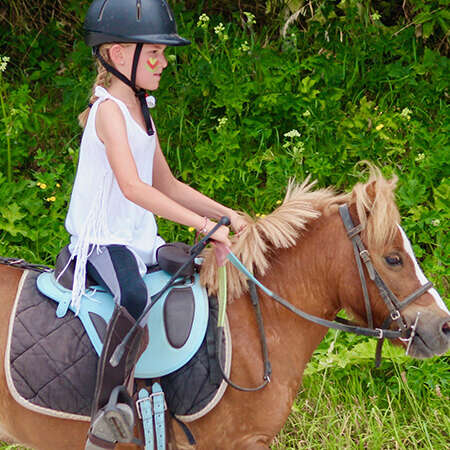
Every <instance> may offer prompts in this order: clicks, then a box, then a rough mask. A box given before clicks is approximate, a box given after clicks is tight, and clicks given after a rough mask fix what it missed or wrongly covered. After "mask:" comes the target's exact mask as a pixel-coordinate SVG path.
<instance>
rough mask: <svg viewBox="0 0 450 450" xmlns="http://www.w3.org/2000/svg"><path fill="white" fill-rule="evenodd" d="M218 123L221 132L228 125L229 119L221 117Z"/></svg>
mask: <svg viewBox="0 0 450 450" xmlns="http://www.w3.org/2000/svg"><path fill="white" fill-rule="evenodd" d="M218 122H219V124H218V125H217V129H218V130H220V129H221V128H223V127H224V126H225V125H226V124H227V122H228V117H221V118H220V119H218Z"/></svg>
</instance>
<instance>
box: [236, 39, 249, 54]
mask: <svg viewBox="0 0 450 450" xmlns="http://www.w3.org/2000/svg"><path fill="white" fill-rule="evenodd" d="M239 50H241V52H248V51H249V50H250V47H249V45H248V42H247V41H244V42H243V43H242V44H241V46H240V47H239Z"/></svg>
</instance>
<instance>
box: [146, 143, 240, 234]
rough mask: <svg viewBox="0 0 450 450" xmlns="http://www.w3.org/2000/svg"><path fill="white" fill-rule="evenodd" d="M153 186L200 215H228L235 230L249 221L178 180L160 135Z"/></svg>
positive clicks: (213, 216)
mask: <svg viewBox="0 0 450 450" xmlns="http://www.w3.org/2000/svg"><path fill="white" fill-rule="evenodd" d="M153 186H155V187H156V188H157V189H158V190H159V191H161V192H162V193H164V194H165V195H167V196H168V197H170V198H171V199H172V200H174V201H176V202H177V203H179V204H180V205H183V206H185V207H186V208H188V209H190V210H191V211H194V212H195V213H197V214H199V215H200V216H205V217H209V218H211V219H216V220H219V219H220V218H221V217H223V216H227V217H228V218H229V219H230V220H231V226H232V227H233V230H234V231H235V232H239V231H241V230H242V228H244V227H245V226H246V225H247V222H246V221H245V220H244V219H243V218H242V217H241V216H240V215H239V214H238V213H237V212H236V211H233V210H232V209H230V208H227V207H226V206H224V205H221V204H220V203H217V202H216V201H214V200H212V199H211V198H209V197H207V196H206V195H203V194H201V193H200V192H198V191H196V190H195V189H193V188H191V187H190V186H189V185H187V184H185V183H182V182H181V181H179V180H177V179H176V178H175V177H174V176H173V174H172V172H171V170H170V168H169V165H168V164H167V161H166V158H165V157H164V155H163V153H162V150H161V146H160V144H159V139H158V137H156V151H155V158H154V162H153Z"/></svg>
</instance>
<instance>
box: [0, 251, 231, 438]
mask: <svg viewBox="0 0 450 450" xmlns="http://www.w3.org/2000/svg"><path fill="white" fill-rule="evenodd" d="M188 252H189V247H188V246H186V245H185V244H180V243H176V244H167V245H166V246H163V247H161V249H160V250H159V251H158V265H157V266H153V267H150V268H149V269H148V273H147V274H146V275H145V277H144V281H145V282H146V284H147V286H148V289H149V294H150V296H152V295H154V294H155V293H156V292H158V291H159V290H160V289H161V287H162V286H164V285H165V284H166V282H167V280H168V279H170V278H171V275H170V274H169V273H168V272H166V270H167V271H171V272H173V273H174V272H175V271H177V270H178V268H179V267H180V266H181V265H182V264H183V263H184V262H185V261H186V259H187V258H189V253H188ZM69 259H70V253H69V251H68V249H67V248H65V249H63V251H62V252H61V254H60V255H59V256H58V264H57V268H56V270H55V271H54V272H47V273H43V274H38V273H37V272H33V271H29V270H26V271H25V272H24V273H23V275H22V278H21V281H20V283H19V289H18V292H17V295H16V301H15V305H14V308H13V311H12V314H11V321H10V325H9V334H8V343H7V355H6V361H8V362H9V363H7V364H6V365H5V371H6V375H7V382H8V387H9V391H10V393H11V394H12V396H13V398H14V399H15V400H16V401H17V402H18V403H20V404H21V405H22V406H24V407H25V408H27V409H30V410H32V411H35V412H39V413H41V414H46V415H49V416H52V417H59V418H65V419H75V420H83V421H90V417H89V416H90V414H89V411H90V407H91V404H92V399H93V394H94V386H95V373H96V366H97V361H98V356H99V355H100V354H101V351H102V346H103V339H104V337H105V334H106V329H107V324H108V320H109V318H110V317H111V316H112V312H113V309H114V307H115V305H114V300H113V298H112V296H111V295H110V294H109V293H108V292H105V290H104V289H102V288H101V287H99V286H95V285H94V284H93V283H92V282H91V283H89V284H88V286H89V287H88V288H87V289H86V292H85V294H84V295H83V298H82V302H81V305H82V306H81V310H80V312H79V314H78V316H76V315H75V314H74V311H73V310H71V308H70V299H71V291H70V289H69V287H70V282H71V279H72V281H73V276H71V272H70V270H69V268H70V266H69V268H67V270H66V271H65V272H66V273H63V274H61V270H62V269H63V268H64V267H66V265H68V263H69ZM71 263H72V262H71ZM72 267H73V265H72ZM162 267H164V268H166V270H162V269H161V268H162ZM197 269H198V265H197V264H192V265H191V266H190V268H189V270H188V271H186V272H184V273H183V275H184V277H183V278H180V279H178V280H177V283H176V286H173V287H172V288H171V289H170V290H169V291H168V292H165V293H164V295H163V296H162V297H161V298H160V299H159V300H158V301H157V302H156V303H155V305H154V306H153V307H152V309H151V310H150V313H149V314H148V315H147V317H146V318H145V319H144V321H146V322H147V323H148V324H149V330H150V333H149V334H150V342H149V345H148V347H147V349H146V350H145V351H144V353H143V354H142V355H141V357H140V359H139V361H138V363H137V366H136V371H135V377H136V378H139V379H141V380H139V381H140V382H141V383H142V382H144V383H145V385H147V383H148V381H150V380H155V378H156V379H158V380H159V384H158V383H154V384H153V387H151V388H150V389H151V391H150V393H149V392H147V393H148V396H147V395H146V394H145V391H142V389H141V390H140V391H139V401H138V410H139V413H140V416H141V418H142V423H143V426H144V431H145V436H146V442H147V439H148V435H149V434H151V433H152V432H153V431H152V428H151V424H152V421H153V422H154V423H155V424H156V423H157V422H158V424H157V427H159V423H163V419H162V417H163V416H164V410H165V409H166V408H167V409H168V410H169V411H170V413H171V414H172V415H173V416H174V417H176V418H177V419H178V420H181V421H182V422H184V423H186V422H190V421H193V420H197V419H199V418H200V417H203V416H204V415H205V414H207V413H208V412H209V411H211V410H212V409H213V408H214V407H215V406H216V405H217V404H218V403H219V401H220V400H221V398H222V396H223V395H224V393H225V389H226V386H227V385H226V383H225V381H224V380H223V378H222V375H221V373H220V370H219V366H218V362H217V357H216V339H217V336H216V334H217V333H216V329H217V317H218V304H217V299H216V298H215V297H209V298H208V296H207V293H206V290H205V288H204V287H202V286H200V284H199V276H198V273H197V271H198V270H197ZM59 274H61V277H60V281H61V280H64V281H63V282H64V284H65V286H62V285H61V284H60V283H59V282H57V277H58V276H59ZM72 274H73V270H72ZM63 276H64V278H63ZM36 288H38V289H36ZM49 299H52V300H54V301H52V300H49ZM58 316H59V317H60V318H58ZM225 325H226V327H225V336H223V337H222V342H223V345H224V346H225V349H226V352H225V353H224V355H222V357H221V364H222V366H223V367H225V372H226V374H227V376H228V375H229V373H230V370H231V335H230V330H229V326H228V321H226V322H225ZM161 388H162V389H161ZM161 398H162V399H163V400H164V401H163V403H162V409H161V408H159V409H160V410H161V411H159V410H158V408H157V407H156V406H157V405H155V404H153V405H152V404H151V402H155V401H159V399H161ZM166 405H167V406H166ZM148 406H149V407H148ZM151 411H153V415H152V413H151ZM157 411H159V412H157ZM157 414H159V416H157ZM152 417H153V419H152ZM149 427H150V428H149ZM155 433H156V431H155Z"/></svg>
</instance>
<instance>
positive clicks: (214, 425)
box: [0, 167, 450, 450]
mask: <svg viewBox="0 0 450 450" xmlns="http://www.w3.org/2000/svg"><path fill="white" fill-rule="evenodd" d="M370 170H371V173H370V177H369V180H368V181H367V182H366V183H358V184H356V185H355V187H354V188H353V190H352V191H351V192H350V193H347V194H338V193H336V192H335V191H334V190H333V189H331V188H327V189H315V188H314V189H313V185H314V183H311V182H309V181H308V180H306V181H305V182H303V183H302V184H300V185H298V184H294V183H290V184H289V186H288V189H287V194H286V197H285V199H284V201H283V203H282V204H281V205H280V206H279V207H278V208H276V209H275V210H274V211H273V212H272V213H271V214H268V215H266V216H264V217H260V218H258V219H257V220H253V219H251V218H250V217H247V219H248V222H249V223H248V226H247V227H246V229H245V230H244V231H243V232H242V233H241V234H240V235H239V236H234V238H233V247H232V249H233V252H234V253H235V254H236V255H237V256H238V257H239V258H240V259H241V260H242V262H243V263H244V264H245V266H246V267H247V268H248V269H249V270H250V271H251V272H252V273H253V274H254V275H255V276H256V277H257V278H258V279H259V280H260V281H261V282H262V283H263V284H264V285H265V286H267V287H269V288H270V290H271V291H273V292H276V293H277V294H279V295H280V296H282V297H283V298H286V299H289V301H290V302H291V303H292V304H293V305H294V307H296V308H298V309H301V310H302V311H304V312H306V313H308V314H311V315H314V316H317V317H319V318H322V319H327V320H333V319H334V318H335V317H336V315H337V313H338V312H339V311H340V310H342V309H344V310H345V311H346V312H347V313H348V314H349V315H350V316H352V317H353V319H354V320H355V321H356V322H358V323H359V324H361V326H367V324H368V319H367V308H366V305H365V301H364V295H363V288H362V284H361V281H360V274H359V271H358V268H357V264H356V263H355V260H354V250H353V246H352V242H351V240H350V239H349V237H348V234H347V231H346V229H345V227H344V225H343V222H342V220H341V218H340V216H339V213H338V207H339V205H342V204H347V205H348V208H349V212H350V216H351V217H352V219H353V222H354V223H355V224H358V225H359V226H358V230H359V231H361V239H362V242H363V243H364V245H365V247H366V248H367V251H368V254H370V258H371V261H372V264H373V267H374V268H375V270H376V272H377V273H378V274H379V275H380V277H381V278H382V279H383V280H384V282H385V284H386V285H387V286H388V288H389V289H390V290H391V291H392V292H393V293H394V294H395V296H396V298H398V299H399V300H400V302H401V301H402V300H404V299H405V298H407V297H408V296H410V294H411V293H413V292H416V294H415V298H414V301H413V302H408V303H407V305H406V307H405V308H404V309H402V310H401V316H402V320H403V321H404V323H405V325H406V327H408V328H411V327H412V326H413V325H414V335H412V336H410V338H409V339H407V340H408V341H409V342H408V343H406V342H404V341H402V340H400V339H397V340H396V341H395V342H394V343H395V344H396V345H401V346H405V347H406V346H407V345H408V349H407V350H408V353H409V355H410V356H412V357H414V358H429V357H431V356H433V355H441V354H443V353H445V352H446V351H447V350H448V349H449V346H450V314H449V311H448V309H447V308H446V306H445V304H444V302H443V301H442V299H441V298H440V296H439V294H438V293H437V292H436V290H435V289H433V288H431V287H429V285H428V286H424V285H425V284H426V282H427V280H426V279H425V276H424V275H423V273H422V271H421V270H420V268H419V265H418V263H417V261H416V258H415V256H414V253H413V251H412V247H411V244H410V242H409V241H408V239H407V237H406V235H405V233H404V231H403V229H402V228H401V227H400V225H399V223H400V217H399V212H398V209H397V207H396V204H395V199H394V190H395V186H396V181H397V180H396V178H395V177H394V178H392V179H390V180H387V179H385V178H384V177H383V176H382V175H381V173H380V171H379V170H378V169H376V168H374V167H371V169H370ZM204 257H205V259H204V263H203V268H202V272H201V280H202V282H203V283H204V284H205V285H206V286H207V288H208V290H209V292H210V293H214V292H216V291H217V289H218V279H217V267H216V265H217V263H216V261H215V257H214V252H213V251H211V250H209V251H208V250H207V251H206V252H205V254H204ZM227 270H228V277H227V279H228V292H229V298H230V299H231V300H230V302H229V304H228V319H229V323H230V328H231V335H232V341H233V354H232V370H231V378H232V379H233V380H234V382H236V383H238V384H245V385H250V386H256V385H258V384H259V383H260V381H261V377H262V367H263V358H262V355H261V344H260V341H259V335H258V327H257V322H256V319H255V317H254V314H253V310H252V305H251V302H250V301H249V292H248V289H247V284H246V283H245V278H244V277H243V275H242V274H241V273H239V272H238V271H237V270H236V269H235V268H234V267H232V266H231V265H230V264H227ZM363 271H364V273H366V275H367V272H368V271H367V268H364V269H363ZM21 275H22V270H21V269H19V268H14V267H9V266H0V301H1V304H2V308H1V309H0V320H1V322H2V323H3V324H4V326H3V327H1V329H0V351H1V352H2V353H3V354H4V353H5V346H6V341H7V330H8V326H6V325H7V324H8V322H9V320H10V312H11V309H12V305H13V302H14V299H15V295H16V291H17V287H18V283H19V280H20V277H21ZM369 275H370V274H369ZM367 291H368V295H369V298H370V308H371V316H372V318H371V321H373V325H374V327H378V328H383V326H382V323H383V321H384V319H385V317H386V315H387V314H388V310H387V308H386V305H385V303H384V302H383V300H382V296H381V295H380V292H379V290H378V288H377V286H376V284H375V283H374V282H373V281H371V280H368V281H367ZM260 304H261V311H262V316H263V318H264V323H265V331H266V338H267V348H268V354H269V357H270V361H271V364H272V369H273V370H272V375H271V382H270V383H268V385H267V386H266V387H265V388H264V389H262V390H260V391H258V392H254V393H246V392H241V391H238V390H235V389H232V388H230V387H229V388H228V389H227V390H226V392H225V394H224V397H223V398H222V400H221V402H220V403H219V404H218V405H217V406H216V407H215V408H214V409H213V410H212V411H211V412H209V413H208V414H207V415H206V416H204V417H202V418H200V419H198V420H196V421H193V422H191V423H189V428H190V430H191V432H192V433H193V435H194V436H195V439H196V446H195V448H196V449H198V450H211V449H217V450H220V449H227V450H238V449H239V450H242V449H248V450H263V449H266V450H267V449H269V446H270V443H271V441H272V440H273V439H274V437H275V436H276V435H277V433H278V432H279V431H280V430H281V428H282V427H283V425H284V423H285V422H286V420H287V418H288V416H289V414H290V411H291V406H292V404H293V402H294V399H295V397H296V395H297V392H298V388H299V386H300V384H301V382H302V375H303V371H304V369H305V367H306V365H307V363H308V361H309V360H310V358H311V356H312V354H313V351H314V350H315V348H316V347H317V346H318V345H319V343H320V341H321V340H322V339H323V337H324V336H325V334H326V333H327V328H326V327H324V326H322V325H320V324H317V323H314V322H311V321H309V320H306V319H304V318H302V317H299V316H298V315H296V314H293V313H292V312H291V311H289V310H287V309H285V308H283V306H281V305H280V304H279V303H277V302H274V301H273V299H271V298H270V297H269V296H268V295H266V293H264V292H261V293H260ZM419 316H420V319H419ZM390 327H391V328H392V329H396V325H394V324H392V325H390ZM88 426H89V425H88V424H87V423H86V422H79V421H74V420H64V419H58V418H53V417H48V416H44V415H40V414H38V413H36V412H33V411H30V410H27V409H25V408H23V407H22V406H21V405H19V404H18V403H16V402H15V401H14V399H13V398H12V397H11V395H10V393H9V391H8V387H7V382H6V378H5V374H4V371H2V372H1V374H0V435H1V437H2V438H3V439H6V440H8V441H9V442H17V443H21V444H23V445H26V446H28V447H30V448H33V449H36V450H49V449H58V450H69V449H70V450H74V449H83V448H84V442H85V438H86V432H87V429H88ZM171 435H172V436H171V438H172V439H171V443H170V448H178V449H187V448H193V447H192V446H190V445H189V444H188V442H187V439H186V437H185V434H184V432H183V431H182V429H181V427H180V426H179V425H178V424H176V423H172V433H171ZM116 448H117V449H123V450H125V449H131V448H137V447H136V446H134V445H131V444H126V445H125V444H121V445H119V444H118V445H117V447H116Z"/></svg>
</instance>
